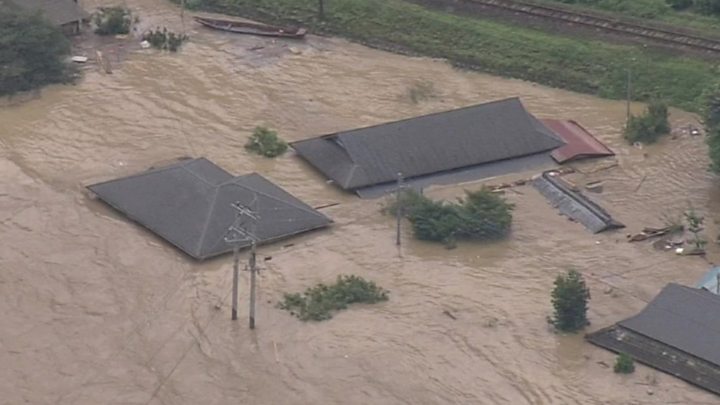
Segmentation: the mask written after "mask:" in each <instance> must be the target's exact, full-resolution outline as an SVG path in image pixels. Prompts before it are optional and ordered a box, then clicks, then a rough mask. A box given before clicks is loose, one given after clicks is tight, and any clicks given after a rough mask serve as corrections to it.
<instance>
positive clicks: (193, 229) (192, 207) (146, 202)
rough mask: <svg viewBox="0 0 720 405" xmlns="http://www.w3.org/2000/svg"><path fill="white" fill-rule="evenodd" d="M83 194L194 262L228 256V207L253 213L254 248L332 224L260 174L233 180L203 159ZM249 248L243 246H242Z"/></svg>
mask: <svg viewBox="0 0 720 405" xmlns="http://www.w3.org/2000/svg"><path fill="white" fill-rule="evenodd" d="M88 188H89V189H90V190H91V191H92V192H94V193H95V194H96V195H97V196H98V197H99V198H100V199H102V200H103V201H105V202H106V203H108V204H109V205H111V206H112V207H114V208H115V209H117V210H118V211H120V212H122V213H123V214H125V215H127V216H128V217H129V218H131V219H133V220H134V221H136V222H138V223H140V224H141V225H143V226H145V227H146V228H148V229H150V230H151V231H153V232H154V233H156V234H157V235H158V236H160V237H162V238H163V239H166V240H167V241H168V242H170V243H172V244H173V245H175V246H177V247H178V248H179V249H181V250H182V251H184V252H185V253H187V254H188V255H190V256H192V257H194V258H196V259H206V258H209V257H212V256H216V255H219V254H221V253H225V252H228V251H230V250H232V245H230V244H228V243H227V242H226V241H225V236H227V235H228V228H229V227H230V225H232V224H233V221H234V220H235V216H236V211H235V210H234V209H233V208H232V204H233V203H236V202H237V203H239V204H240V205H245V206H248V207H250V206H252V207H253V208H254V209H256V210H257V213H258V215H259V217H260V220H259V221H258V223H257V226H256V230H255V234H256V236H257V241H258V243H263V242H269V241H272V240H276V239H280V238H284V237H288V236H291V235H295V234H298V233H301V232H306V231H309V230H312V229H316V228H321V227H325V226H327V225H329V224H330V222H331V220H330V219H329V218H327V217H326V216H324V215H323V214H321V213H319V212H317V211H316V210H314V209H312V208H311V207H310V206H308V205H307V204H305V203H303V202H302V201H300V200H298V199H297V198H295V197H293V196H292V195H290V194H289V193H287V192H286V191H284V190H283V189H281V188H280V187H278V186H276V185H274V184H273V183H271V182H270V181H268V180H267V179H265V178H264V177H262V176H260V175H259V174H256V173H252V174H248V175H244V176H239V177H233V176H232V175H230V174H229V173H227V172H226V171H224V170H223V169H221V168H220V167H218V166H216V165H215V164H213V163H212V162H210V161H208V160H206V159H204V158H200V159H194V160H188V161H184V162H181V163H177V164H174V165H170V166H167V167H162V168H158V169H151V170H148V171H146V172H143V173H139V174H136V175H133V176H129V177H124V178H120V179H116V180H111V181H108V182H104V183H98V184H93V185H91V186H88ZM248 224H249V223H248ZM249 244H250V241H249V240H248V241H246V242H242V243H241V246H247V245H249Z"/></svg>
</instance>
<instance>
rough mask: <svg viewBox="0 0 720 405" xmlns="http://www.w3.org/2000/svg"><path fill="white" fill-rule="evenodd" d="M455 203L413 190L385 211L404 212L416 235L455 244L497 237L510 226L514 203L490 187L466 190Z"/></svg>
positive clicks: (502, 234) (404, 194) (503, 233)
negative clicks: (471, 190)
mask: <svg viewBox="0 0 720 405" xmlns="http://www.w3.org/2000/svg"><path fill="white" fill-rule="evenodd" d="M465 193H466V195H465V198H460V199H458V201H457V202H456V203H447V202H443V201H433V200H431V199H429V198H427V197H425V196H423V195H421V194H420V193H418V192H416V191H414V190H407V191H405V192H403V193H402V194H401V197H400V200H399V201H393V202H392V203H391V204H390V205H389V206H388V207H387V208H386V211H387V212H390V213H393V214H395V213H396V210H397V209H398V207H401V209H402V211H403V212H402V214H403V215H404V216H405V217H406V218H408V219H409V220H410V222H411V223H412V225H413V233H414V234H415V237H417V238H418V239H421V240H430V241H438V242H444V243H447V244H450V245H452V244H453V243H454V242H455V241H456V240H458V239H479V240H487V239H497V238H501V237H503V236H505V235H506V234H507V233H508V231H509V230H510V225H511V222H512V209H513V205H512V204H510V203H508V202H506V201H505V200H504V199H503V198H502V197H500V196H499V195H497V194H495V193H493V192H491V191H490V190H489V189H487V188H482V189H481V190H480V191H475V192H469V191H466V192H465Z"/></svg>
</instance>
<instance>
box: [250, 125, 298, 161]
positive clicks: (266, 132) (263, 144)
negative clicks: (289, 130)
mask: <svg viewBox="0 0 720 405" xmlns="http://www.w3.org/2000/svg"><path fill="white" fill-rule="evenodd" d="M287 148H288V145H287V142H285V141H283V140H282V139H280V138H279V137H278V135H277V132H275V131H272V130H270V129H268V128H265V127H257V128H255V131H253V134H252V135H251V136H250V139H249V140H248V142H247V143H246V144H245V149H247V150H249V151H251V152H254V153H257V154H258V155H262V156H265V157H270V158H273V157H276V156H280V155H282V154H283V153H285V151H287Z"/></svg>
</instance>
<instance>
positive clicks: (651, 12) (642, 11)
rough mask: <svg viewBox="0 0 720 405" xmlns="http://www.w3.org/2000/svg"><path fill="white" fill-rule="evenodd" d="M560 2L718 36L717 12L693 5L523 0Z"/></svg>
mask: <svg viewBox="0 0 720 405" xmlns="http://www.w3.org/2000/svg"><path fill="white" fill-rule="evenodd" d="M523 1H526V2H533V3H545V4H548V5H550V6H562V7H565V8H569V9H575V10H578V11H590V12H593V13H595V14H597V13H601V14H606V15H608V16H610V17H620V18H624V19H630V20H631V21H635V22H638V23H641V24H642V23H647V22H650V23H660V24H662V25H665V26H675V27H677V28H681V29H687V28H689V29H692V30H694V31H698V32H700V33H703V34H708V35H711V36H714V37H719V36H720V29H719V27H720V16H717V15H706V14H702V13H701V11H699V10H697V9H696V8H693V7H689V8H686V9H683V10H674V9H673V8H672V7H670V5H669V4H668V2H667V1H665V0H582V1H581V0H575V1H568V0H523Z"/></svg>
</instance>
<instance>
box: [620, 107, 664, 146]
mask: <svg viewBox="0 0 720 405" xmlns="http://www.w3.org/2000/svg"><path fill="white" fill-rule="evenodd" d="M669 132H670V122H669V121H668V110H667V104H665V103H663V102H661V101H651V102H650V104H649V105H648V110H647V112H646V113H645V114H643V115H641V116H639V117H635V116H631V117H630V120H629V121H628V123H627V125H626V126H625V133H624V136H625V139H627V140H628V142H630V143H635V142H643V143H654V142H657V140H658V139H660V137H661V136H663V135H666V134H668V133H669Z"/></svg>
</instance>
